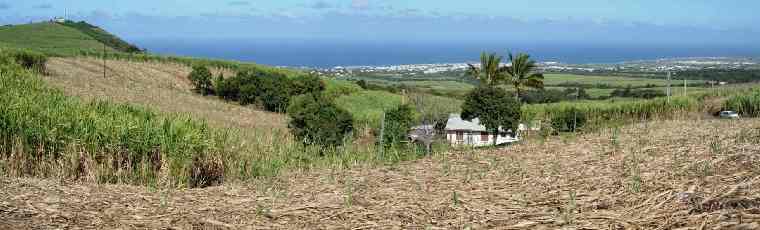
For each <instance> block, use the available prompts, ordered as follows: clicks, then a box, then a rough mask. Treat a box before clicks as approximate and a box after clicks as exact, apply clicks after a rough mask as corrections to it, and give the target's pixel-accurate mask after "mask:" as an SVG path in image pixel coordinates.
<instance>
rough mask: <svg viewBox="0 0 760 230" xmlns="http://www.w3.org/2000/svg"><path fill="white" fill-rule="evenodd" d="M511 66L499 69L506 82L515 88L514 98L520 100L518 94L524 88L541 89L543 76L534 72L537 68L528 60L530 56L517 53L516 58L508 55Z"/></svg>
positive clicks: (533, 62)
mask: <svg viewBox="0 0 760 230" xmlns="http://www.w3.org/2000/svg"><path fill="white" fill-rule="evenodd" d="M509 62H510V64H511V65H509V66H505V67H503V68H501V70H500V72H503V73H504V74H505V75H506V77H507V79H506V80H507V82H509V83H510V84H512V86H513V87H514V88H515V98H516V99H517V100H520V94H521V93H522V91H523V89H524V88H525V87H530V88H537V89H543V88H544V75H543V74H541V73H537V72H535V71H536V69H537V68H538V66H537V65H536V62H535V61H533V60H531V59H530V55H528V54H524V53H519V54H517V56H513V55H512V53H510V54H509Z"/></svg>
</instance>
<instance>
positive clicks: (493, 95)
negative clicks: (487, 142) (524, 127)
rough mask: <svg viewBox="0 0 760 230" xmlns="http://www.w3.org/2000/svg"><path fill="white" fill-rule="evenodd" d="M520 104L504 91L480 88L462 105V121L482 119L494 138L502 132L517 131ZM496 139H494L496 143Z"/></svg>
mask: <svg viewBox="0 0 760 230" xmlns="http://www.w3.org/2000/svg"><path fill="white" fill-rule="evenodd" d="M520 114H521V108H520V102H518V101H517V100H516V99H515V98H514V96H511V95H509V94H508V93H507V92H506V91H505V90H504V89H501V88H497V87H480V88H477V89H475V90H473V91H472V92H470V93H469V94H468V95H467V97H466V98H465V100H464V104H463V105H462V119H465V120H471V119H474V118H479V119H480V124H482V125H483V126H485V127H486V129H487V130H489V132H491V133H493V135H494V137H495V135H497V134H498V133H499V129H502V130H501V131H506V130H513V131H516V130H517V128H518V126H519V125H520V117H521V116H520ZM495 142H496V138H494V143H495Z"/></svg>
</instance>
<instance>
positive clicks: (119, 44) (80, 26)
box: [61, 21, 141, 53]
mask: <svg viewBox="0 0 760 230" xmlns="http://www.w3.org/2000/svg"><path fill="white" fill-rule="evenodd" d="M61 25H64V26H67V27H70V28H74V29H76V30H78V31H79V32H82V33H84V34H87V35H88V36H90V37H92V38H94V39H95V40H97V41H99V42H100V43H103V44H106V45H107V46H108V47H111V48H113V49H115V50H118V51H121V52H127V53H137V52H141V50H140V48H138V47H137V46H135V45H132V44H129V43H128V42H126V41H124V40H122V39H121V38H119V37H117V36H116V35H113V34H111V33H109V32H108V31H105V30H103V29H101V28H100V27H97V26H94V25H92V24H89V23H87V22H84V21H80V22H73V21H66V22H64V23H61Z"/></svg>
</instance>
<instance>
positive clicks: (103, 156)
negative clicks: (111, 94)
mask: <svg viewBox="0 0 760 230" xmlns="http://www.w3.org/2000/svg"><path fill="white" fill-rule="evenodd" d="M230 138H231V137H230V136H229V134H228V133H225V132H220V131H216V130H214V129H211V128H209V127H208V126H207V125H206V124H205V123H204V122H201V121H195V120H192V119H190V118H189V117H186V116H181V115H175V116H161V115H159V114H157V113H154V112H152V111H150V110H148V109H145V108H142V107H137V106H130V105H121V104H114V103H110V102H105V101H95V102H91V103H86V102H81V101H79V100H78V99H76V98H72V97H67V96H65V95H64V94H63V93H62V92H60V91H58V90H55V89H51V88H49V87H47V86H46V85H45V84H44V83H43V81H42V80H41V79H40V78H39V77H38V76H36V75H35V74H34V73H32V72H30V71H28V70H24V69H23V68H22V67H21V66H20V65H18V64H15V63H14V60H13V57H12V56H11V55H9V54H8V53H5V52H0V144H1V145H0V152H1V154H0V155H1V156H2V157H3V158H4V159H8V160H4V161H3V162H4V163H3V164H4V165H3V166H2V167H0V168H1V169H3V170H4V171H5V173H8V174H14V175H35V176H44V175H48V176H49V175H50V174H53V173H56V172H52V171H51V170H53V169H54V168H56V167H62V168H64V169H67V170H66V171H65V175H61V176H69V177H73V178H80V177H93V178H92V179H93V180H96V181H99V182H114V183H117V182H121V183H140V184H150V183H155V182H156V180H157V178H158V175H157V174H158V172H159V171H162V170H163V171H166V172H168V175H167V176H168V178H167V179H169V180H171V182H174V183H176V184H185V185H196V186H206V185H210V184H213V183H218V182H221V181H218V180H221V179H222V178H223V177H224V176H223V174H224V171H223V170H221V171H219V170H214V169H218V168H219V167H220V166H219V165H221V164H222V163H220V160H212V159H213V158H212V157H211V156H216V157H217V158H216V159H220V158H223V157H224V156H226V154H227V153H228V152H227V150H226V148H227V146H228V145H230V141H231V139H230ZM166 167H168V168H166ZM194 170H195V172H194ZM198 172H201V173H198ZM206 173H210V174H206ZM209 179H215V180H217V181H214V180H209Z"/></svg>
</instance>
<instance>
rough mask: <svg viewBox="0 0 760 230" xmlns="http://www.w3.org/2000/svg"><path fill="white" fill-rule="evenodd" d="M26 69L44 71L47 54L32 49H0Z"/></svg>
mask: <svg viewBox="0 0 760 230" xmlns="http://www.w3.org/2000/svg"><path fill="white" fill-rule="evenodd" d="M0 52H3V53H7V55H9V56H10V57H12V58H13V60H14V61H15V62H16V63H18V64H19V65H21V66H23V67H24V68H26V69H29V70H34V71H36V72H39V73H42V72H44V71H45V64H46V63H47V56H45V55H44V54H42V53H39V52H35V51H31V50H0Z"/></svg>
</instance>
